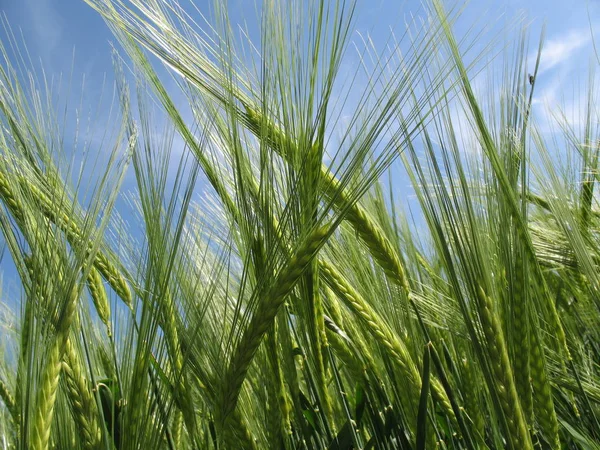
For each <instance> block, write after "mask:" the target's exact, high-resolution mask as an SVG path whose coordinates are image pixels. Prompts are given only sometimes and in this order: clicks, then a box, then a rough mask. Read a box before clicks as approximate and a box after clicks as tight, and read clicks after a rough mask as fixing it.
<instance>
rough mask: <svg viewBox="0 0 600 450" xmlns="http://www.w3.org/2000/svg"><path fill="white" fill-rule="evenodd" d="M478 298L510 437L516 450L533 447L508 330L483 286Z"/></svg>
mask: <svg viewBox="0 0 600 450" xmlns="http://www.w3.org/2000/svg"><path fill="white" fill-rule="evenodd" d="M478 294H479V295H478V298H477V309H478V311H479V317H480V320H481V328H482V331H483V334H484V336H485V340H486V344H487V345H486V350H487V353H488V354H489V362H490V366H491V368H492V375H493V383H492V386H490V388H493V389H494V391H495V393H496V395H497V396H498V399H499V400H500V406H501V408H502V412H503V414H504V418H505V421H506V425H507V433H508V436H506V437H507V439H509V440H510V442H511V446H512V447H513V448H514V449H532V448H533V445H532V443H531V436H530V435H529V431H528V430H527V423H526V422H525V417H524V416H523V410H522V408H521V404H520V402H519V397H518V395H517V390H516V387H515V383H514V379H513V374H512V369H511V366H510V361H509V359H508V352H507V349H506V344H505V340H504V333H503V331H502V327H501V326H500V323H499V321H498V318H497V316H496V314H495V312H494V309H493V304H492V301H491V299H490V297H488V296H487V295H486V294H485V291H484V290H483V288H482V287H481V286H480V287H479V292H478Z"/></svg>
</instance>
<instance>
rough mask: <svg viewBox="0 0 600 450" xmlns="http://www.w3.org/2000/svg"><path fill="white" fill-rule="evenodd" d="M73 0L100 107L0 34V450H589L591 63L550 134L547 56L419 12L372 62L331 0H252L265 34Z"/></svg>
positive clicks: (366, 45)
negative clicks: (100, 88)
mask: <svg viewBox="0 0 600 450" xmlns="http://www.w3.org/2000/svg"><path fill="white" fill-rule="evenodd" d="M87 1H88V3H89V4H90V5H91V6H92V7H94V8H95V9H96V10H97V11H98V12H99V13H100V14H101V15H102V16H103V18H104V19H105V21H106V23H107V24H108V26H110V27H111V29H112V31H113V32H114V34H115V36H116V37H117V38H118V40H119V42H120V44H121V46H122V47H121V48H122V50H121V51H122V53H121V54H120V55H119V54H117V53H115V59H114V60H115V73H116V74H117V77H116V78H117V83H116V85H115V96H114V98H113V100H114V105H113V106H112V109H111V112H110V114H111V115H110V117H109V119H107V120H105V121H102V120H100V119H96V118H94V117H90V119H81V118H79V117H78V118H77V123H76V124H75V126H73V124H72V123H71V122H69V120H68V117H69V115H70V113H69V112H68V111H71V110H70V109H69V108H66V107H64V106H63V108H65V109H64V111H67V112H66V113H64V117H63V112H62V111H63V110H62V109H59V106H57V105H58V104H62V103H60V101H59V103H57V100H56V98H57V92H55V91H54V90H53V86H54V84H53V83H52V82H49V81H48V80H47V79H45V78H42V79H39V75H36V74H35V73H31V72H29V71H28V67H29V66H28V65H27V64H25V63H24V59H20V58H15V57H14V56H9V53H8V52H7V50H5V49H6V48H11V49H14V48H15V43H14V42H11V43H10V46H9V44H8V43H5V45H4V46H3V56H4V61H3V65H2V66H1V69H0V70H1V72H0V87H1V89H0V123H1V125H2V126H1V129H0V230H1V236H2V245H3V248H4V249H5V250H6V251H5V252H3V254H2V267H3V271H4V274H5V277H6V276H7V275H11V274H12V275H11V277H12V278H11V280H13V278H14V280H13V288H12V290H9V291H5V292H3V300H4V306H5V307H4V311H3V313H4V316H3V324H2V326H3V330H2V335H3V339H2V342H3V344H2V356H3V358H2V360H1V363H0V399H1V402H0V405H1V406H0V437H1V438H0V447H1V448H4V449H13V448H15V449H16V448H18V449H35V450H46V449H49V448H56V449H71V448H74V449H75V448H85V449H118V450H121V449H123V450H126V449H143V450H150V449H155V448H156V449H158V448H161V449H186V448H190V449H192V448H194V449H204V448H207V449H211V448H219V449H241V448H243V449H266V448H274V449H279V448H282V449H283V448H285V449H332V450H333V449H340V450H341V449H352V448H356V449H358V448H364V449H392V448H393V449H395V448H405V449H413V448H414V449H424V448H437V447H440V448H448V449H462V448H465V449H479V448H491V449H502V448H509V449H514V450H517V449H533V448H553V449H556V448H573V449H575V448H581V449H588V448H598V447H599V446H600V424H599V422H598V418H597V417H598V415H599V414H600V381H599V378H598V374H599V373H600V367H599V363H600V336H599V334H598V333H599V330H600V326H599V325H600V310H599V307H600V297H599V292H600V290H599V289H600V275H599V271H598V266H597V264H598V263H599V261H600V235H599V233H598V230H599V229H600V212H599V210H597V202H598V201H597V195H596V191H597V188H596V183H597V181H598V179H597V177H598V170H597V169H598V157H599V151H600V144H599V142H600V140H599V137H600V136H599V127H600V125H599V124H600V121H599V120H598V117H599V116H598V107H597V103H596V96H595V95H596V94H595V92H594V86H593V80H594V74H593V73H592V75H591V76H590V83H589V85H588V86H586V89H587V91H586V92H587V93H586V97H585V98H584V99H582V105H583V106H582V112H581V115H580V117H581V120H580V123H577V124H573V123H571V122H569V120H567V117H564V116H561V115H559V114H555V115H554V116H553V120H552V122H551V123H553V124H554V128H553V129H552V130H551V132H548V131H545V132H542V131H540V128H539V127H538V126H537V125H536V120H538V119H539V118H536V116H535V115H534V114H532V113H531V105H532V99H533V93H534V90H535V76H536V74H537V68H538V64H539V60H540V59H539V58H540V55H541V54H543V45H542V44H540V46H539V48H537V49H536V48H534V49H533V53H534V55H535V54H537V60H535V58H534V65H533V67H531V66H530V67H527V62H528V61H529V63H530V65H531V60H529V59H528V56H529V55H530V53H531V51H530V50H529V49H528V48H527V45H526V42H527V40H526V34H525V32H523V34H522V35H520V36H518V37H516V38H515V39H514V42H512V43H508V44H507V43H506V42H498V41H497V40H496V39H495V38H494V37H492V38H489V39H488V38H486V36H487V35H482V34H478V33H477V32H476V29H473V30H471V32H470V33H469V34H467V35H466V36H464V37H462V38H461V39H457V38H455V37H454V35H453V31H452V28H453V23H454V22H455V20H456V19H457V17H458V13H459V10H458V9H455V10H454V9H453V10H451V11H444V9H443V7H442V5H441V3H439V2H438V1H434V2H432V3H431V6H430V9H428V10H424V11H422V13H423V14H422V15H421V16H420V17H421V18H420V19H415V21H414V22H412V23H407V24H406V33H405V34H404V35H403V36H402V37H401V38H399V39H396V37H395V36H392V37H391V38H390V41H389V42H388V43H387V47H386V48H385V49H384V51H381V52H379V51H377V50H376V48H375V46H374V44H373V43H372V41H371V40H370V39H368V38H367V37H365V38H364V39H362V40H359V41H358V43H354V44H353V45H354V47H352V45H351V44H352V40H353V26H354V23H355V22H354V20H355V17H354V15H355V5H354V3H353V2H352V1H346V2H343V1H340V2H337V3H335V2H323V1H322V2H319V1H314V2H278V1H265V2H263V5H262V7H261V9H260V21H259V22H260V30H259V33H258V34H259V36H258V38H257V39H253V38H251V36H252V33H251V32H246V31H245V30H241V31H240V30H238V29H234V27H233V26H232V25H231V24H230V23H229V20H228V16H227V10H226V9H225V8H224V7H223V6H220V2H215V8H214V11H212V16H211V17H213V19H211V20H204V18H203V16H202V15H201V14H200V11H194V10H193V9H192V10H190V9H187V10H186V9H184V8H182V7H181V6H180V5H179V3H178V2H177V1H175V0H153V1H143V0H87ZM200 19H203V20H200ZM512 30H513V31H511V33H513V34H516V33H514V31H515V30H518V27H515V28H513V29H512ZM240 36H241V37H240ZM485 39H488V41H486V42H487V43H486V44H484V40H485ZM541 41H542V43H543V39H542V40H541ZM499 46H500V47H502V51H501V52H500V56H499V58H500V59H501V64H500V69H498V68H496V69H494V70H493V71H492V70H491V69H490V71H489V72H491V73H493V75H494V76H493V77H491V80H492V81H490V83H489V88H488V90H487V95H483V96H482V95H481V92H480V91H477V90H476V89H474V87H473V84H472V80H473V78H474V76H476V75H477V74H478V73H481V69H482V68H484V69H485V67H484V65H483V64H484V63H485V64H487V63H489V59H488V57H489V56H490V55H491V54H492V53H493V52H497V49H498V48H499ZM467 51H468V52H469V53H468V55H470V57H469V58H468V59H467V57H466V53H467ZM476 52H479V53H476ZM161 63H163V64H164V66H162V65H161ZM494 67H496V66H494ZM165 69H166V70H165ZM484 73H485V70H484ZM528 73H531V74H532V75H531V76H529V75H528ZM169 75H172V78H169ZM132 86H133V89H132ZM63 95H64V94H63ZM58 97H60V96H59V95H58ZM65 103H67V102H65ZM84 110H85V108H84ZM107 110H108V108H107V107H106V106H100V107H98V111H100V113H99V117H101V116H102V114H103V113H102V112H103V111H107ZM78 114H79V115H81V110H78ZM96 120H97V121H96ZM115 124H116V125H115ZM104 127H106V128H104ZM86 129H88V131H87V133H88V135H87V136H86V137H83V135H85V134H86ZM99 129H100V132H98V130H99ZM71 133H72V134H73V136H74V137H73V138H71V137H70V136H69V134H71ZM98 134H99V135H98ZM406 184H410V185H411V191H410V194H409V195H408V196H407V195H406V191H405V189H404V188H405V185H406ZM5 281H6V279H5ZM5 285H6V283H5ZM13 294H14V295H13Z"/></svg>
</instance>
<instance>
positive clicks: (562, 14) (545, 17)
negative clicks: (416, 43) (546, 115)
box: [0, 0, 600, 109]
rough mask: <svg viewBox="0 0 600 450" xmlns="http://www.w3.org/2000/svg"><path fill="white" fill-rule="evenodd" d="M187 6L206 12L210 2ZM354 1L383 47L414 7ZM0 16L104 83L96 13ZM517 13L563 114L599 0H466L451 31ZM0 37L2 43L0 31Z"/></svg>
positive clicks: (64, 6)
mask: <svg viewBox="0 0 600 450" xmlns="http://www.w3.org/2000/svg"><path fill="white" fill-rule="evenodd" d="M195 3H196V5H197V6H198V8H199V9H200V10H202V11H203V12H204V11H205V12H207V13H208V14H210V13H209V11H210V3H211V0H208V1H207V0H196V1H195ZM459 3H460V2H459ZM229 4H230V6H231V7H230V11H231V15H232V21H233V22H242V21H246V23H247V24H248V25H249V26H250V27H252V26H256V20H255V19H254V17H255V14H254V8H255V6H254V4H255V2H254V0H231V1H230V2H229ZM358 4H359V10H358V13H357V15H356V17H357V20H356V27H357V31H359V32H361V33H362V34H366V33H367V32H368V33H370V34H371V35H372V36H373V38H374V40H375V41H376V42H377V40H380V41H382V42H383V41H384V40H385V39H386V38H387V36H388V34H389V29H390V27H392V28H394V29H396V30H398V29H399V28H401V27H402V24H403V22H404V20H405V19H406V18H407V17H408V14H412V13H415V14H418V12H419V10H420V8H421V3H420V1H415V0H406V1H394V0H371V1H367V0H359V1H358ZM0 11H1V12H2V13H3V14H4V15H5V16H6V20H7V22H8V23H9V24H10V27H11V28H12V30H13V32H14V33H15V34H18V35H19V34H22V36H23V40H24V41H25V43H26V45H27V48H28V50H29V53H30V55H31V57H32V60H33V61H34V63H35V64H37V65H38V68H39V67H40V66H41V65H43V67H44V69H45V71H46V73H47V74H54V75H56V74H58V73H65V74H68V73H69V72H70V71H71V69H72V67H73V68H74V71H73V73H74V80H75V81H77V80H81V79H82V76H84V75H85V77H86V87H87V92H88V93H89V92H96V91H98V92H99V91H100V88H101V86H102V82H103V80H104V77H108V79H109V80H110V79H112V65H111V47H110V42H114V39H113V37H112V36H111V34H110V31H109V30H108V28H107V26H106V25H105V24H104V22H103V21H102V19H101V18H100V16H99V14H97V13H96V12H95V11H93V10H92V8H91V7H89V6H88V5H86V4H85V2H84V1H83V0H0ZM519 15H522V16H523V17H525V18H526V21H527V22H528V23H530V24H531V37H532V42H535V39H536V38H537V36H539V30H540V29H541V26H542V24H543V23H545V24H546V26H547V33H546V44H545V50H544V58H543V61H542V66H541V72H540V77H539V79H538V81H539V83H538V84H537V85H536V87H537V98H536V102H537V103H538V104H545V103H546V102H550V103H552V102H563V103H567V105H565V107H566V108H567V109H568V108H569V106H568V103H569V102H572V101H573V99H572V98H565V99H562V98H561V94H562V93H566V94H567V95H566V97H573V96H572V95H569V94H570V91H571V90H572V89H573V86H576V85H580V84H581V82H582V80H583V81H585V80H586V79H587V76H588V67H589V61H590V58H591V57H592V56H593V55H594V50H593V45H592V30H593V32H594V34H595V35H596V36H595V38H596V40H598V39H599V38H600V0H587V1H586V0H573V1H571V2H566V1H562V0H498V1H496V2H492V1H488V0H471V2H470V3H468V4H467V6H466V8H465V12H464V15H463V17H462V21H461V22H460V24H459V26H458V27H457V32H458V33H459V34H460V33H461V32H463V31H465V29H466V27H468V26H471V25H472V24H473V23H475V22H477V23H479V25H480V26H481V25H485V24H487V23H498V24H503V23H508V22H510V21H511V20H513V19H514V18H515V17H517V16H519ZM356 36H357V35H355V37H356ZM0 37H1V38H2V40H3V42H4V41H5V38H6V35H5V32H4V30H0ZM599 44H600V43H599ZM532 48H535V45H532ZM73 58H74V59H73ZM39 63H41V64H39Z"/></svg>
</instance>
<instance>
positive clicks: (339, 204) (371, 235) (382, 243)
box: [246, 106, 409, 294]
mask: <svg viewBox="0 0 600 450" xmlns="http://www.w3.org/2000/svg"><path fill="white" fill-rule="evenodd" d="M246 120H247V122H248V124H249V127H250V129H251V130H253V131H254V132H255V133H258V135H259V136H261V138H262V137H263V136H264V138H265V140H266V143H267V144H268V145H269V146H271V148H273V149H274V150H275V151H276V152H277V153H279V154H280V155H281V156H282V157H284V158H285V159H286V160H288V161H290V160H291V159H292V156H291V155H290V154H289V153H290V151H293V152H294V153H297V146H296V145H295V143H294V142H293V141H292V140H291V139H289V138H288V137H287V136H286V135H285V133H284V132H283V131H282V130H281V129H280V128H279V127H278V126H277V125H275V124H273V123H272V122H271V121H269V120H268V119H267V118H265V117H264V116H263V115H262V114H261V113H260V112H258V111H256V110H254V109H252V108H251V107H249V106H246ZM320 170H321V182H322V183H323V192H324V193H325V195H327V196H329V197H331V196H332V195H333V196H334V197H333V201H334V206H335V207H336V208H338V209H345V208H347V205H351V206H350V207H349V208H348V211H347V213H346V215H345V216H344V219H345V220H347V221H348V222H349V223H350V224H351V225H352V227H353V228H354V229H355V230H356V232H357V233H358V234H359V236H360V237H361V239H362V241H363V242H364V243H365V245H366V246H367V248H368V249H369V251H370V252H371V256H373V259H375V261H377V263H378V264H379V266H380V267H381V268H382V269H383V270H384V272H385V273H386V274H387V275H388V277H389V278H390V280H391V281H393V282H394V283H397V284H398V285H400V286H401V287H402V288H403V290H404V291H405V293H407V294H408V292H409V285H408V280H407V277H406V272H405V270H404V267H403V266H402V263H401V261H400V258H399V257H398V254H397V252H396V250H395V249H394V247H393V246H392V244H391V243H390V241H389V240H388V238H387V237H386V236H385V235H384V234H383V232H382V230H381V229H380V228H379V226H378V225H377V224H376V223H375V221H374V220H373V219H372V218H371V217H370V216H369V214H368V212H367V211H366V210H365V209H364V208H363V207H362V206H360V204H359V203H358V202H353V201H351V199H350V198H349V193H347V192H346V191H345V190H344V189H342V188H341V185H340V182H339V181H338V179H337V178H336V177H335V175H334V174H332V173H331V172H330V171H329V169H328V168H327V167H326V166H324V165H323V166H322V167H321V168H320Z"/></svg>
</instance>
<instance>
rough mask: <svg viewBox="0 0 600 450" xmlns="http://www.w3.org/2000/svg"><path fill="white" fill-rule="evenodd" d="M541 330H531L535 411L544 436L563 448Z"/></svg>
mask: <svg viewBox="0 0 600 450" xmlns="http://www.w3.org/2000/svg"><path fill="white" fill-rule="evenodd" d="M538 332H539V330H531V333H530V334H529V336H530V339H531V343H530V346H531V347H530V348H531V358H530V364H531V384H532V386H533V412H534V414H535V419H536V421H537V422H538V424H539V426H540V429H541V431H542V434H543V435H544V438H545V439H546V440H547V441H548V443H549V444H550V445H551V446H552V448H561V444H560V437H559V434H558V420H557V417H556V411H555V409H554V400H553V398H552V389H551V386H550V381H549V380H548V369H547V368H546V358H545V357H544V348H543V347H542V345H541V343H540V340H539V336H538Z"/></svg>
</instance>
